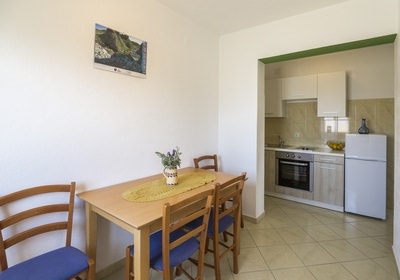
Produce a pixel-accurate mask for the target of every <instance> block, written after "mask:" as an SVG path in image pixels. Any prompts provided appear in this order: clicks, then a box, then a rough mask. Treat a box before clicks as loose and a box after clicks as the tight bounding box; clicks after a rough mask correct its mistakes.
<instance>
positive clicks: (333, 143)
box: [326, 140, 345, 151]
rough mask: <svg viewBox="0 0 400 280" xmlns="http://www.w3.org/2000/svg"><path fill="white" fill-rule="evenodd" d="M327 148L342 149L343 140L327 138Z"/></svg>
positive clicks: (343, 145)
mask: <svg viewBox="0 0 400 280" xmlns="http://www.w3.org/2000/svg"><path fill="white" fill-rule="evenodd" d="M326 144H327V145H328V147H329V148H331V149H332V150H335V151H342V150H343V149H344V147H345V144H344V141H339V140H329V141H327V142H326Z"/></svg>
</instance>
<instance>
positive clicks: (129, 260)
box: [125, 246, 133, 280]
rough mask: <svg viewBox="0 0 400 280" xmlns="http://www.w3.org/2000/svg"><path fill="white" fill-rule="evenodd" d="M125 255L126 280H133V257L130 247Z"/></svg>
mask: <svg viewBox="0 0 400 280" xmlns="http://www.w3.org/2000/svg"><path fill="white" fill-rule="evenodd" d="M125 255H126V256H125V280H133V276H132V275H133V257H132V256H131V249H130V246H128V247H126V251H125Z"/></svg>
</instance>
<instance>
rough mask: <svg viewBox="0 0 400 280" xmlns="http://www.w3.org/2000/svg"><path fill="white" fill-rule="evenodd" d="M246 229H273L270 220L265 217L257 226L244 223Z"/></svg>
mask: <svg viewBox="0 0 400 280" xmlns="http://www.w3.org/2000/svg"><path fill="white" fill-rule="evenodd" d="M244 228H245V230H253V229H266V228H272V225H271V224H270V223H269V222H268V220H267V219H266V218H265V217H264V218H263V219H262V220H261V221H259V222H258V223H257V224H255V223H252V222H248V221H244Z"/></svg>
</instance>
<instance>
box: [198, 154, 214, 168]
mask: <svg viewBox="0 0 400 280" xmlns="http://www.w3.org/2000/svg"><path fill="white" fill-rule="evenodd" d="M193 162H194V167H195V168H201V169H211V170H214V171H218V157H217V155H216V154H214V155H204V156H201V157H198V158H194V159H193Z"/></svg>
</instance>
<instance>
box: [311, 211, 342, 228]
mask: <svg viewBox="0 0 400 280" xmlns="http://www.w3.org/2000/svg"><path fill="white" fill-rule="evenodd" d="M313 216H314V217H315V218H317V219H318V220H319V221H320V222H321V223H322V224H325V225H329V224H339V223H344V222H345V220H344V218H343V216H339V215H337V214H335V213H326V212H325V213H323V214H313Z"/></svg>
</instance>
